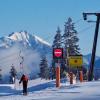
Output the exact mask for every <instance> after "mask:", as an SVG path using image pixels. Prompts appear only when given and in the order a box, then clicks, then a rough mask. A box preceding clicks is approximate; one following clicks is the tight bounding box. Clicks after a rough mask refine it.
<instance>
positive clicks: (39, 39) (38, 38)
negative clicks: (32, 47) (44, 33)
mask: <svg viewBox="0 0 100 100" xmlns="http://www.w3.org/2000/svg"><path fill="white" fill-rule="evenodd" d="M34 37H35V40H36V41H39V42H42V43H44V44H46V45H48V46H51V45H50V44H49V43H48V42H46V41H44V40H43V39H41V38H40V37H38V36H36V35H34Z"/></svg>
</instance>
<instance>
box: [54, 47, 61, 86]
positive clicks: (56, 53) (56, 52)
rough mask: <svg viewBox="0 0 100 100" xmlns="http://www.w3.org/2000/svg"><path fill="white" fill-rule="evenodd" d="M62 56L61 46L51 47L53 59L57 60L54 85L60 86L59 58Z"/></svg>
mask: <svg viewBox="0 0 100 100" xmlns="http://www.w3.org/2000/svg"><path fill="white" fill-rule="evenodd" d="M62 58H63V48H53V59H55V60H56V61H57V62H56V63H57V67H56V87H60V64H59V60H60V59H62Z"/></svg>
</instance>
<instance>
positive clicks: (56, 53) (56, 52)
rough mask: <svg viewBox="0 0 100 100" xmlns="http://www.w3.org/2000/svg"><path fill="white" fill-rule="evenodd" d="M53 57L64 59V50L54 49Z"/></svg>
mask: <svg viewBox="0 0 100 100" xmlns="http://www.w3.org/2000/svg"><path fill="white" fill-rule="evenodd" d="M53 57H54V58H62V57H63V49H62V48H54V49H53Z"/></svg>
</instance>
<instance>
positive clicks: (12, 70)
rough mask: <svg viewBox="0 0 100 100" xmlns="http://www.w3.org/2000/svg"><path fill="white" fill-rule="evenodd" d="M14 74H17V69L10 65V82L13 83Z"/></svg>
mask: <svg viewBox="0 0 100 100" xmlns="http://www.w3.org/2000/svg"><path fill="white" fill-rule="evenodd" d="M16 75H17V71H16V69H15V67H14V66H13V65H12V66H11V69H10V82H11V83H15V78H16Z"/></svg>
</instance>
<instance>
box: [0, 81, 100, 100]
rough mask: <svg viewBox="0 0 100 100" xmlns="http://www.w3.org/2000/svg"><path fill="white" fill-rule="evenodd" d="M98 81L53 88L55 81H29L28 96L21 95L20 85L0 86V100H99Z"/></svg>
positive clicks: (65, 84) (63, 84)
mask: <svg viewBox="0 0 100 100" xmlns="http://www.w3.org/2000/svg"><path fill="white" fill-rule="evenodd" d="M99 88H100V81H97V82H95V81H93V82H83V83H80V82H78V83H76V84H73V85H69V82H63V83H61V87H60V88H56V87H55V80H53V81H52V80H44V79H43V80H41V79H36V80H31V81H29V84H28V91H29V93H28V95H27V96H23V95H22V85H18V80H17V81H16V84H15V85H13V84H10V85H9V84H8V85H7V84H1V85H0V100H100V91H99Z"/></svg>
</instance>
